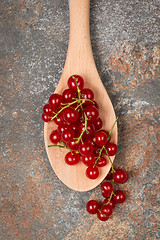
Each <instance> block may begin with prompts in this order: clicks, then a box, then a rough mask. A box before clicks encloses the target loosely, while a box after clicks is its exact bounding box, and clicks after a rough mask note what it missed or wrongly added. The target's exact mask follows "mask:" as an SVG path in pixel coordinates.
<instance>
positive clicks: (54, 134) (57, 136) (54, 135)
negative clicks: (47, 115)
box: [50, 130, 61, 144]
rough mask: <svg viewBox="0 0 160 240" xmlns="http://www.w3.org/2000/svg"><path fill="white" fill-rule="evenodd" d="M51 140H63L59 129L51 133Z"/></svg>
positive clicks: (54, 141)
mask: <svg viewBox="0 0 160 240" xmlns="http://www.w3.org/2000/svg"><path fill="white" fill-rule="evenodd" d="M50 140H51V142H52V143H54V144H57V143H59V142H60V140H61V135H60V134H59V132H58V131H57V130H54V131H53V132H52V133H51V134H50Z"/></svg>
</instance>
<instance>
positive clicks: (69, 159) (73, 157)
mask: <svg viewBox="0 0 160 240" xmlns="http://www.w3.org/2000/svg"><path fill="white" fill-rule="evenodd" d="M80 157H81V156H80V154H79V153H76V152H72V153H71V152H68V153H67V154H66V156H65V162H66V163H67V164H68V165H75V164H77V163H78V162H79V161H80Z"/></svg>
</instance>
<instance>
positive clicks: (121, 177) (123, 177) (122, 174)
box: [113, 169, 127, 183]
mask: <svg viewBox="0 0 160 240" xmlns="http://www.w3.org/2000/svg"><path fill="white" fill-rule="evenodd" d="M113 179H114V181H115V182H117V183H125V182H126V181H127V173H126V171H124V170H123V169H117V170H116V172H114V173H113Z"/></svg>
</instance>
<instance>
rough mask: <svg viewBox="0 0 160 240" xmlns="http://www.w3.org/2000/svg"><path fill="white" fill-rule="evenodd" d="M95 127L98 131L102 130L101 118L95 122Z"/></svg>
mask: <svg viewBox="0 0 160 240" xmlns="http://www.w3.org/2000/svg"><path fill="white" fill-rule="evenodd" d="M94 126H95V129H96V130H99V129H101V128H102V119H101V118H100V117H99V118H97V119H96V120H95V122H94Z"/></svg>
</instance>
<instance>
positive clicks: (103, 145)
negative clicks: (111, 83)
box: [42, 75, 118, 179]
mask: <svg viewBox="0 0 160 240" xmlns="http://www.w3.org/2000/svg"><path fill="white" fill-rule="evenodd" d="M67 83H68V89H65V90H64V91H63V93H62V94H61V95H60V94H58V93H54V94H52V95H51V96H50V98H49V102H48V104H46V105H45V106H44V107H43V114H42V119H43V120H44V121H45V122H50V121H54V122H55V123H56V124H57V125H58V127H57V129H56V130H54V131H52V132H51V134H50V141H51V142H52V143H53V144H52V145H49V146H48V147H55V146H58V147H59V148H67V149H69V152H68V153H67V154H66V156H65V162H66V163H67V164H69V165H75V164H77V163H78V162H79V161H82V162H83V163H84V164H85V165H86V166H87V168H86V176H87V177H88V178H90V179H96V178H97V177H98V176H99V169H98V167H103V166H105V165H106V164H107V158H106V157H108V159H109V160H110V162H111V159H110V156H114V155H115V154H116V153H117V150H118V148H117V145H116V144H115V143H113V142H111V141H110V140H111V133H112V130H113V127H114V125H115V123H116V121H115V123H114V124H113V126H112V129H111V130H110V132H108V131H107V130H104V129H102V124H103V123H102V119H101V118H100V117H99V106H98V104H97V102H96V101H94V93H93V91H92V90H91V89H90V88H84V80H83V78H82V77H81V76H79V75H72V76H71V77H70V78H69V79H68V82H67ZM111 164H112V163H111Z"/></svg>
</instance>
